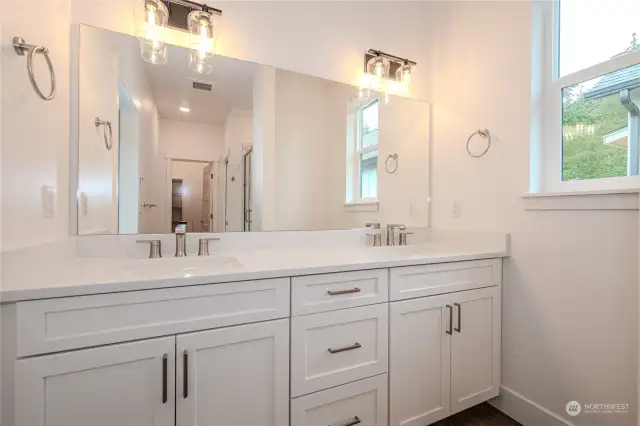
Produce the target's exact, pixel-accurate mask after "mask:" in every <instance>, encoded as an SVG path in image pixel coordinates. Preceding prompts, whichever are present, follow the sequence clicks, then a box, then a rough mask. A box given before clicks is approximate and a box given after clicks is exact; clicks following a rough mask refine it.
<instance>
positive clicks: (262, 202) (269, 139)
mask: <svg viewBox="0 0 640 426" xmlns="http://www.w3.org/2000/svg"><path fill="white" fill-rule="evenodd" d="M275 98H276V72H275V70H274V69H273V68H268V67H264V68H262V69H260V70H259V71H258V72H257V73H256V76H255V78H254V81H253V154H252V156H253V160H252V162H251V210H252V221H253V222H252V223H251V230H252V231H272V230H275V173H276V172H275V168H276V163H275V161H276V159H275Z"/></svg>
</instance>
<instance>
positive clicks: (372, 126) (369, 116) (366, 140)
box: [360, 100, 379, 148]
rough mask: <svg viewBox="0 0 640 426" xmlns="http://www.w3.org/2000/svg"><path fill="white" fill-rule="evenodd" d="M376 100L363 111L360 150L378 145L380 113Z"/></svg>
mask: <svg viewBox="0 0 640 426" xmlns="http://www.w3.org/2000/svg"><path fill="white" fill-rule="evenodd" d="M378 109H379V102H378V101H377V100H376V101H374V102H372V103H370V104H369V105H367V106H366V107H364V108H363V109H362V119H361V120H362V128H361V129H360V148H367V147H369V146H374V145H377V144H378V112H379V110H378Z"/></svg>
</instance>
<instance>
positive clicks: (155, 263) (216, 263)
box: [0, 243, 508, 303]
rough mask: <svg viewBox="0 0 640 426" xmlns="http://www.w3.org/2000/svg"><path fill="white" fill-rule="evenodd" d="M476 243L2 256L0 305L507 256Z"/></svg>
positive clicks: (504, 252)
mask: <svg viewBox="0 0 640 426" xmlns="http://www.w3.org/2000/svg"><path fill="white" fill-rule="evenodd" d="M507 255H508V253H507V251H506V249H502V248H500V247H496V246H495V245H494V246H492V245H489V246H487V245H483V244H460V243H456V244H436V243H425V244H421V245H414V246H405V247H350V248H348V249H347V248H344V249H334V248H326V247H325V248H319V249H314V248H300V249H292V248H289V249H276V250H257V251H248V252H237V253H225V254H222V255H219V256H216V255H213V256H209V257H197V256H191V257H186V258H173V257H164V258H162V259H147V258H145V259H140V258H132V259H129V258H83V257H68V258H65V257H55V256H53V257H51V258H47V257H45V256H41V257H40V258H34V257H33V256H25V255H23V256H8V257H3V271H2V287H1V288H0V302H2V303H9V302H16V301H23V300H34V299H46V298H54V297H68V296H79V295H89V294H102V293H114V292H123V291H135V290H148V289H159V288H169V287H179V286H189V285H201V284H215V283H222V282H234V281H246V280H255V279H265V278H276V277H290V276H300V275H313V274H324V273H331V272H342V271H353V270H361V269H377V268H390V267H398V266H411V265H424V264H432V263H444V262H457V261H464V260H475V259H488V258H496V257H504V256H507Z"/></svg>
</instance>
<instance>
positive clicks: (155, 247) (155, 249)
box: [136, 240, 162, 259]
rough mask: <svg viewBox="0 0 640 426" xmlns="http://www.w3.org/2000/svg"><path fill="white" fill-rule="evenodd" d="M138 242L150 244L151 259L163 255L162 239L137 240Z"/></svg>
mask: <svg viewBox="0 0 640 426" xmlns="http://www.w3.org/2000/svg"><path fill="white" fill-rule="evenodd" d="M136 243H138V244H140V243H146V244H149V259H159V258H161V257H162V241H160V240H137V241H136Z"/></svg>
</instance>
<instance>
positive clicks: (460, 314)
mask: <svg viewBox="0 0 640 426" xmlns="http://www.w3.org/2000/svg"><path fill="white" fill-rule="evenodd" d="M454 305H455V306H457V307H458V328H454V330H455V331H457V332H458V333H460V332H461V331H462V306H461V305H460V304H459V303H454Z"/></svg>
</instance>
